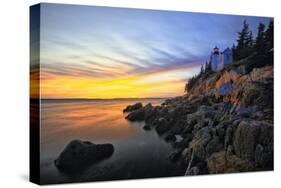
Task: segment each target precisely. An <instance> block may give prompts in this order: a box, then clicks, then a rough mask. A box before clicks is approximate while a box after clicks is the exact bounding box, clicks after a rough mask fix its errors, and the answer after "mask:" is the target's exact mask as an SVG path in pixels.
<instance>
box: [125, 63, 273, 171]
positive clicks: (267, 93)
mask: <svg viewBox="0 0 281 188" xmlns="http://www.w3.org/2000/svg"><path fill="white" fill-rule="evenodd" d="M196 79H197V80H196V81H195V82H194V83H193V85H192V86H189V87H187V94H186V95H184V96H180V97H175V98H171V99H167V100H166V101H165V102H164V103H162V104H161V105H160V106H152V105H151V104H150V103H149V104H147V105H145V106H143V104H141V103H137V104H134V105H130V106H127V107H126V108H125V109H124V112H126V113H128V114H127V115H126V119H127V120H129V121H144V122H145V126H144V127H143V128H144V129H145V130H147V131H149V130H151V131H154V130H155V131H156V132H157V133H158V134H159V135H160V136H161V137H162V138H163V139H165V140H166V141H167V142H170V143H171V144H172V146H173V147H174V152H173V153H170V154H168V155H169V158H170V159H171V160H172V161H174V162H176V163H180V164H181V166H182V167H183V168H185V169H186V172H185V175H197V174H215V173H228V172H246V171H263V170H273V66H272V65H267V66H265V67H262V68H254V66H253V65H252V64H250V63H248V62H247V61H246V62H245V60H243V61H240V62H236V63H233V64H232V65H230V66H228V67H225V69H223V70H222V71H220V72H208V73H204V74H202V75H200V76H198V77H197V78H196Z"/></svg>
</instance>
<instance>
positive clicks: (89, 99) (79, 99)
mask: <svg viewBox="0 0 281 188" xmlns="http://www.w3.org/2000/svg"><path fill="white" fill-rule="evenodd" d="M168 98H172V97H167V98H112V99H97V98H96V99H91V98H67V99H39V100H41V101H105V100H109V101H110V100H163V99H168ZM30 100H38V99H30Z"/></svg>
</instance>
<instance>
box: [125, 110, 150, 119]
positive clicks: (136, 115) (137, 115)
mask: <svg viewBox="0 0 281 188" xmlns="http://www.w3.org/2000/svg"><path fill="white" fill-rule="evenodd" d="M144 116H145V111H144V110H143V109H138V110H134V111H133V112H131V113H129V114H128V115H127V116H126V119H128V120H130V121H143V120H144Z"/></svg>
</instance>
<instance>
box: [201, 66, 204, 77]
mask: <svg viewBox="0 0 281 188" xmlns="http://www.w3.org/2000/svg"><path fill="white" fill-rule="evenodd" d="M203 73H204V66H203V65H201V70H200V75H201V74H203Z"/></svg>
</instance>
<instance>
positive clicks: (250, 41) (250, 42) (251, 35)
mask: <svg viewBox="0 0 281 188" xmlns="http://www.w3.org/2000/svg"><path fill="white" fill-rule="evenodd" d="M253 44H254V40H253V33H252V31H250V33H249V36H248V38H247V40H246V46H248V47H252V46H253Z"/></svg>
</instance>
